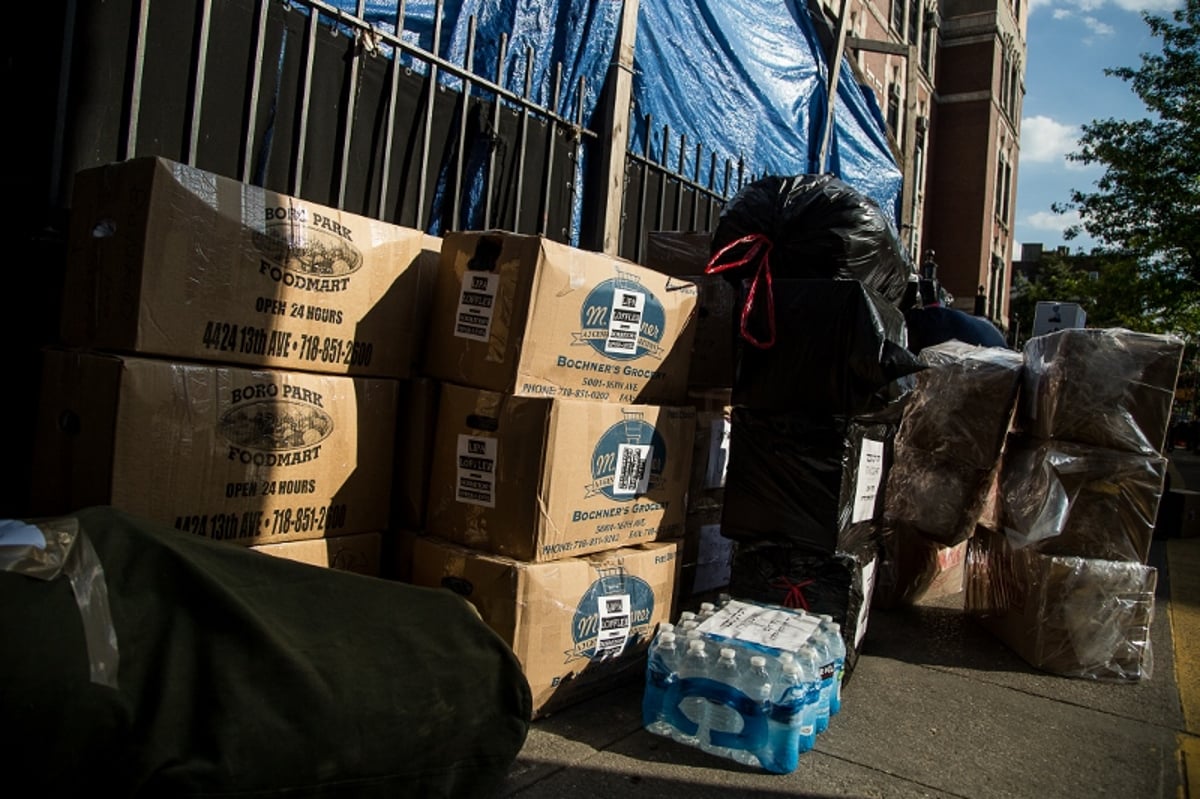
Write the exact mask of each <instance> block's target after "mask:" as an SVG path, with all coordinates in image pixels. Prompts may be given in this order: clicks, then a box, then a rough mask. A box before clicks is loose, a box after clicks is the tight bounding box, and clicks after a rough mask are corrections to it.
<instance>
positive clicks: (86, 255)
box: [62, 158, 436, 377]
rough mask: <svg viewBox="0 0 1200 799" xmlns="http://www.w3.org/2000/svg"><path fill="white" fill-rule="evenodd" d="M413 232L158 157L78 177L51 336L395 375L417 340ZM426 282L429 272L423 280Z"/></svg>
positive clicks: (419, 242) (175, 354) (420, 316)
mask: <svg viewBox="0 0 1200 799" xmlns="http://www.w3.org/2000/svg"><path fill="white" fill-rule="evenodd" d="M434 246H436V242H430V243H428V244H427V243H426V241H425V236H424V235H423V234H422V233H421V232H420V231H417V230H411V229H408V228H403V227H398V226H396V225H391V224H388V223H386V222H379V221H375V220H371V219H367V218H366V217H360V216H355V215H353V214H349V213H345V212H342V211H337V210H335V209H332V208H327V207H325V206H321V205H317V204H314V203H309V202H304V201H301V200H298V199H296V198H294V197H289V196H287V195H284V194H276V193H274V192H270V191H266V190H264V189H261V188H258V187H255V186H249V185H245V184H243V183H240V182H238V181H235V180H230V179H228V178H224V177H220V176H218V175H214V174H212V173H209V172H204V171H201V170H198V169H195V168H193V167H189V166H185V165H183V164H178V163H174V162H172V161H167V160H165V159H162V158H138V159H134V160H132V161H126V162H123V163H120V164H112V165H108V166H102V167H97V168H94V169H88V170H84V171H83V172H80V173H79V174H78V176H77V177H76V181H75V188H74V194H73V197H72V208H71V231H70V241H69V252H68V268H67V275H66V279H65V286H64V292H63V298H64V306H63V314H62V335H63V339H64V340H65V342H66V343H67V344H69V345H72V346H89V347H95V348H99V349H111V350H119V351H126V352H128V351H135V352H140V353H147V354H154V355H162V356H167V357H172V358H182V359H203V360H215V361H221V362H230V363H239V364H250V365H255V366H269V367H277V368H283V369H304V370H310V371H318V372H328V373H335V374H343V373H346V374H356V375H380V376H388V377H405V376H407V375H408V374H409V373H410V370H411V365H412V361H413V357H414V351H415V350H416V349H417V347H418V345H419V338H420V335H421V333H422V330H423V328H424V314H425V311H424V307H423V306H422V305H421V303H420V296H421V287H420V285H419V284H420V280H421V274H422V270H421V269H420V268H419V267H417V266H414V262H415V261H417V260H418V259H419V258H420V257H421V252H422V248H423V247H425V248H426V249H430V248H432V247H434ZM426 274H428V273H426Z"/></svg>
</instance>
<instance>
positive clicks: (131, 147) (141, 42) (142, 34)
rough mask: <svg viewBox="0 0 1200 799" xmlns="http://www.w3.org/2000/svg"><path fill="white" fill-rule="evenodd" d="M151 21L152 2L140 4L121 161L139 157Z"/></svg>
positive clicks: (143, 1)
mask: <svg viewBox="0 0 1200 799" xmlns="http://www.w3.org/2000/svg"><path fill="white" fill-rule="evenodd" d="M149 21H150V0H141V2H139V3H138V19H137V28H136V29H135V30H134V31H133V36H134V45H133V75H132V76H131V80H130V86H129V118H128V119H126V124H127V125H128V127H127V128H126V130H125V147H124V149H123V150H122V151H121V155H120V158H119V160H121V161H124V160H125V159H127V158H133V157H134V156H135V155H137V129H138V116H139V115H140V113H141V110H142V71H143V70H144V69H145V68H146V27H147V26H148V24H149Z"/></svg>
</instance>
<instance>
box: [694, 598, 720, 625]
mask: <svg viewBox="0 0 1200 799" xmlns="http://www.w3.org/2000/svg"><path fill="white" fill-rule="evenodd" d="M716 612H717V606H716V605H714V604H713V603H712V602H701V603H700V612H699V613H697V614H696V619H697V620H698V621H704V620H705V619H707V618H708V617H709V616H711V615H713V614H714V613H716Z"/></svg>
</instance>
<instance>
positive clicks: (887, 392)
mask: <svg viewBox="0 0 1200 799" xmlns="http://www.w3.org/2000/svg"><path fill="white" fill-rule="evenodd" d="M774 290H775V309H776V317H775V318H776V321H777V327H776V329H775V331H774V333H775V344H774V346H772V347H770V348H768V349H762V348H758V347H753V346H748V345H747V344H746V342H740V347H739V348H738V352H737V363H736V372H735V375H734V381H733V402H734V404H735V405H745V406H747V407H750V408H757V409H760V410H779V411H782V410H795V409H803V410H806V411H809V412H812V413H830V414H845V415H855V414H863V413H870V412H875V411H878V410H881V409H883V408H885V407H887V406H888V404H889V403H890V402H892V401H893V400H895V399H896V397H897V396H898V395H900V394H903V393H904V391H905V390H906V389H907V384H906V383H904V382H901V384H900V385H897V381H902V379H903V378H905V377H906V376H908V375H911V374H913V373H914V372H918V371H920V370H921V368H922V367H921V365H920V364H919V363H918V361H917V359H916V356H914V355H913V354H912V353H911V352H910V351H909V350H908V346H907V343H908V338H907V331H906V328H905V326H904V314H902V313H901V312H900V310H899V309H898V308H896V307H894V306H893V305H891V304H890V303H889V302H888V301H887V300H886V299H885V298H884V297H882V296H880V295H879V294H878V293H876V292H874V291H872V290H871V289H870V288H868V287H867V286H865V285H864V284H862V283H860V282H858V281H855V280H776V281H774ZM747 292H748V289H747V288H746V287H744V286H743V289H742V298H741V300H740V301H739V302H738V303H737V304H736V305H735V315H736V314H737V313H739V311H737V308H741V307H743V303H744V302H745V301H746V298H747Z"/></svg>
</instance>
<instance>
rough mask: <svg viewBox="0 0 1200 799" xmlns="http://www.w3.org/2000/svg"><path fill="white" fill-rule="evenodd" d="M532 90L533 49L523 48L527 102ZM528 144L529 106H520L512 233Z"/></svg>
mask: <svg viewBox="0 0 1200 799" xmlns="http://www.w3.org/2000/svg"><path fill="white" fill-rule="evenodd" d="M532 90H533V47H532V46H531V45H527V46H526V47H525V93H524V94H523V95H521V96H522V97H524V98H525V100H529V95H530V92H532ZM528 144H529V106H528V105H523V106H521V149H520V151H519V153H518V155H517V202H516V205H515V207H514V209H513V232H515V233H519V232H521V192H522V191H523V190H524V188H525V151H526V149H527V148H528Z"/></svg>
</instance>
